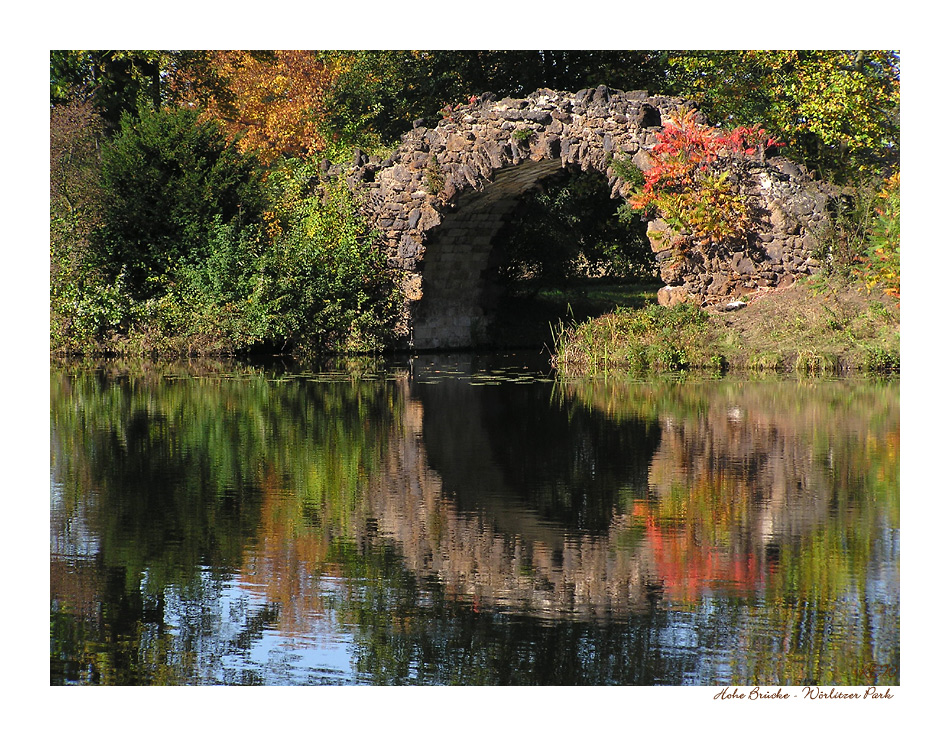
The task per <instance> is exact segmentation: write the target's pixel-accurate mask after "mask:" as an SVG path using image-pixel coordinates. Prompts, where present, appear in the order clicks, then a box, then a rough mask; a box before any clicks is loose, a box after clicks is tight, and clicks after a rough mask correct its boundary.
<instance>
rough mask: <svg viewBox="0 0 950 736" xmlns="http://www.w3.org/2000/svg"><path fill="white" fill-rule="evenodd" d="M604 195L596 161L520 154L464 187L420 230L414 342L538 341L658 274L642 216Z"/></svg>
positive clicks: (441, 344)
mask: <svg viewBox="0 0 950 736" xmlns="http://www.w3.org/2000/svg"><path fill="white" fill-rule="evenodd" d="M624 209H625V202H624V200H623V199H622V198H619V197H617V196H612V192H611V186H610V182H609V180H608V178H607V176H606V175H605V174H603V173H602V172H600V171H597V170H596V169H593V168H589V169H586V170H585V169H582V167H581V166H578V165H573V164H568V165H563V164H562V162H561V161H560V160H542V161H525V162H522V163H520V164H518V165H517V166H514V167H511V168H508V169H504V170H502V171H500V172H498V173H497V174H496V176H495V178H494V181H493V182H492V183H490V184H488V185H486V186H485V187H484V189H482V190H467V191H466V192H464V193H463V194H462V195H461V196H459V198H458V200H457V202H456V206H455V208H453V210H452V211H451V212H450V213H449V214H447V215H444V216H443V219H442V223H441V225H440V226H439V227H437V228H434V229H433V230H432V231H430V233H429V234H428V237H427V240H426V254H425V259H424V261H423V264H422V268H421V276H422V284H423V288H422V292H423V293H422V298H421V299H420V300H419V302H418V303H417V304H416V305H415V308H414V313H413V320H412V321H413V329H414V335H413V337H414V340H413V342H414V344H415V346H416V347H419V348H423V349H425V348H432V349H439V348H456V347H477V346H481V345H485V346H491V347H535V346H538V347H540V346H541V345H542V344H543V343H545V342H550V335H551V332H550V325H551V323H552V322H554V321H556V320H558V319H563V318H565V317H567V316H568V313H567V309H568V304H570V309H571V314H572V315H573V316H574V317H576V318H578V319H584V318H586V317H589V316H595V315H596V314H599V313H602V312H604V311H606V310H607V309H609V308H611V307H612V306H614V304H613V303H609V304H608V303H607V302H608V301H609V298H610V295H609V294H607V295H606V296H604V295H601V296H599V297H597V296H592V297H591V298H589V299H588V297H587V292H588V290H589V289H597V287H598V285H608V286H607V289H608V291H609V290H610V289H612V290H613V291H614V292H617V291H620V290H622V289H623V284H624V283H625V282H630V281H634V280H638V281H641V282H651V283H653V282H655V283H653V289H654V290H655V289H656V287H657V286H658V285H660V284H659V281H658V276H657V273H656V266H655V259H654V257H653V253H652V251H651V249H650V245H649V241H648V239H647V236H646V222H643V221H641V219H640V218H639V216H637V215H635V214H633V213H631V212H629V208H626V209H627V210H628V211H627V213H626V216H624V215H623V214H622V213H623V210H624Z"/></svg>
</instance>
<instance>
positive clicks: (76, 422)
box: [50, 353, 900, 685]
mask: <svg viewBox="0 0 950 736" xmlns="http://www.w3.org/2000/svg"><path fill="white" fill-rule="evenodd" d="M899 398H900V395H899V383H898V382H897V381H890V382H888V381H871V380H844V379H840V380H819V379H809V380H799V379H796V378H776V377H770V378H755V377H744V378H738V377H734V378H723V379H714V380H713V379H702V378H698V377H682V376H680V377H677V376H670V377H659V378H651V379H649V380H646V379H643V378H641V379H635V378H630V377H620V376H617V377H605V376H600V377H596V378H584V379H580V378H578V379H572V378H565V377H563V376H559V375H556V374H554V373H552V372H551V371H550V370H549V369H548V368H547V366H546V363H545V360H544V356H537V355H525V354H520V353H497V354H491V355H481V354H464V355H420V356H413V357H411V358H410V357H408V356H407V357H405V358H404V359H395V360H390V361H382V360H370V359H356V360H352V361H348V362H340V363H339V364H335V365H331V366H322V367H315V366H309V367H306V368H305V367H302V366H301V365H299V364H290V363H287V364H284V363H271V364H257V365H254V364H249V363H239V362H233V363H230V362H196V363H191V364H165V365H149V364H139V363H132V362H130V363H122V362H109V363H101V364H92V363H59V364H54V366H53V368H52V371H51V475H50V631H51V646H50V681H51V683H52V684H116V685H145V684H176V685H184V684H194V685H206V684H207V685H210V684H275V685H298V684H300V685H303V684H369V685H390V684H393V685H397V684H398V685H406V684H461V685H609V684H621V685H784V684H787V685H807V684H819V685H865V684H877V685H889V684H899V682H900V523H899V516H900V513H899V512H900V493H899V477H900V406H899V404H900V401H899Z"/></svg>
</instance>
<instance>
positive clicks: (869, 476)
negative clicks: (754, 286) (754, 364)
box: [565, 382, 900, 684]
mask: <svg viewBox="0 0 950 736" xmlns="http://www.w3.org/2000/svg"><path fill="white" fill-rule="evenodd" d="M565 388H566V390H567V391H570V392H573V393H574V395H576V396H578V397H583V400H585V401H586V402H587V403H589V404H590V405H592V406H598V407H601V408H602V409H603V410H605V412H606V413H609V414H611V415H613V416H617V417H625V416H638V417H644V416H645V417H655V418H656V419H658V420H659V421H660V422H661V424H662V425H663V427H664V432H663V439H662V441H661V443H660V447H659V449H658V450H657V453H656V455H655V456H654V458H653V461H652V464H651V467H650V501H649V502H641V501H637V502H635V503H634V504H633V506H632V510H631V513H630V515H629V519H630V523H631V525H634V526H636V527H638V528H639V527H642V528H645V529H646V533H647V537H648V539H649V541H650V546H651V548H652V550H653V554H654V559H655V562H656V566H657V571H658V575H660V576H661V577H662V578H663V582H664V594H665V595H666V596H667V597H669V598H670V599H671V600H672V601H674V602H676V603H677V604H678V605H680V606H693V605H697V604H698V603H699V602H700V601H701V600H702V601H704V605H705V606H706V607H707V608H708V606H709V605H712V606H713V608H714V609H715V610H714V611H712V612H711V613H710V612H709V611H708V610H707V611H706V613H705V614H704V615H706V616H709V617H710V620H711V622H712V625H711V626H710V627H706V628H704V629H703V631H704V633H705V634H706V635H712V636H715V635H717V634H718V633H719V632H721V631H732V632H735V634H736V635H737V639H736V641H735V642H734V643H733V645H732V646H734V647H736V648H737V649H738V650H741V651H745V652H748V656H747V657H744V658H742V659H741V661H740V660H736V661H734V662H731V663H730V665H729V667H730V671H731V672H732V673H733V677H734V678H736V679H737V680H738V681H740V682H764V681H769V680H770V679H773V678H777V679H778V681H781V682H818V683H823V684H824V683H828V682H837V683H841V684H846V683H866V682H874V681H875V678H874V676H873V675H872V676H871V677H869V675H868V673H867V672H866V671H862V670H861V668H860V667H859V666H858V665H857V664H856V663H860V662H871V663H877V664H878V666H879V670H880V667H882V666H885V665H886V668H887V669H886V673H887V675H886V677H887V678H890V679H885V680H883V681H886V682H895V681H896V679H897V677H896V675H897V672H898V670H899V645H898V640H897V632H898V631H899V610H898V604H899V585H898V582H897V577H898V557H899V544H898V543H897V542H896V541H895V540H896V539H897V535H898V533H899V532H898V528H899V465H900V463H899V445H900V440H899V437H900V430H899V401H898V393H897V391H896V387H895V386H893V385H887V384H876V383H864V382H861V383H856V384H846V383H842V382H821V383H814V384H797V383H790V384H788V385H786V386H784V387H782V388H781V390H779V388H778V386H777V384H776V383H775V382H767V383H760V384H756V383H754V382H741V383H729V382H719V383H717V384H714V385H708V384H706V385H702V384H692V385H691V384H675V383H668V384H654V385H644V384H632V383H622V382H617V383H597V384H595V383H589V384H583V385H580V386H570V387H565ZM684 407H689V408H688V410H686V411H684V410H683V408H684ZM711 589H718V590H719V591H720V592H722V593H725V594H726V595H731V596H750V597H751V598H752V600H755V601H756V605H754V606H753V607H752V608H751V609H748V610H747V609H745V608H742V609H740V608H738V607H736V606H735V605H734V604H730V603H729V602H728V601H725V600H722V599H721V598H718V597H717V598H712V599H711V600H712V601H714V603H712V604H710V598H709V596H708V595H707V593H708V592H709V591H710V590H711ZM749 610H751V611H752V612H753V613H751V614H750V613H749ZM720 627H721V628H720ZM775 631H779V632H784V633H783V634H782V636H781V637H779V638H776V637H775V634H774V633H773V632H775ZM710 647H711V648H713V649H714V648H717V647H718V644H717V643H716V642H711V643H710Z"/></svg>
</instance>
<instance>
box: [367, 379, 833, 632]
mask: <svg viewBox="0 0 950 736" xmlns="http://www.w3.org/2000/svg"><path fill="white" fill-rule="evenodd" d="M400 385H401V391H402V392H403V395H404V396H405V412H404V414H403V421H402V424H401V426H400V427H399V429H398V431H397V432H396V433H395V435H394V437H393V441H392V442H391V443H390V446H389V448H388V450H387V453H386V456H385V459H384V462H383V464H382V467H381V468H380V471H379V472H378V473H377V474H375V475H374V476H373V477H372V478H370V479H369V482H368V487H367V496H366V502H367V507H366V512H367V513H368V514H369V515H370V516H371V517H372V518H373V519H374V524H372V525H371V527H372V528H373V529H374V530H375V531H374V534H375V535H378V536H379V537H381V538H385V539H387V540H390V541H391V542H392V543H394V544H395V546H396V547H397V548H398V550H399V552H400V553H401V555H402V556H403V557H404V560H405V564H406V566H407V568H408V569H410V570H411V571H413V573H414V574H415V575H416V576H418V578H419V579H420V580H432V579H435V580H438V581H439V583H440V584H442V585H443V586H444V587H445V590H446V592H447V593H448V594H449V595H451V596H454V597H457V598H460V599H463V600H465V601H470V602H471V604H472V605H473V606H475V607H491V608H496V609H499V610H503V611H509V612H523V613H526V614H530V615H533V616H540V617H549V618H578V619H603V618H614V617H617V616H626V615H629V614H630V613H636V612H640V611H644V610H647V609H648V608H649V606H650V602H651V600H653V599H655V597H656V596H657V595H665V596H667V597H672V598H676V599H680V600H684V599H685V600H695V599H696V596H697V595H698V594H699V593H701V591H702V590H703V589H704V588H706V589H708V588H710V587H717V586H718V587H721V588H725V589H730V590H732V591H733V592H745V593H748V592H750V591H752V590H753V589H755V588H760V587H761V586H762V585H763V584H764V582H765V579H766V577H767V574H768V568H769V565H770V564H773V563H774V561H775V559H774V558H775V555H776V550H777V549H778V548H780V547H781V546H782V545H785V544H790V543H792V544H793V543H795V541H796V540H798V539H800V538H801V535H802V534H804V533H805V532H807V531H808V530H809V529H813V528H815V527H816V526H817V525H819V524H821V523H822V521H823V519H824V518H826V516H827V514H828V510H829V504H830V498H831V495H832V492H833V489H832V475H833V474H832V473H831V472H830V471H829V465H828V464H829V462H832V458H831V457H830V456H828V455H827V452H828V450H827V448H826V455H825V456H823V455H822V454H821V451H820V450H818V448H816V447H815V446H813V445H812V444H810V443H809V441H808V432H807V431H803V427H802V426H797V425H796V422H800V418H797V419H796V418H794V417H785V418H783V415H782V413H781V411H780V410H778V411H775V412H770V411H769V410H767V409H766V410H756V409H754V408H752V407H751V405H746V406H741V407H740V406H736V405H734V404H732V403H731V402H732V401H733V400H734V398H727V399H724V400H723V402H722V404H721V405H715V403H714V404H713V405H710V406H708V407H707V408H706V410H705V411H704V412H700V413H699V414H697V415H696V416H693V417H690V418H689V419H686V420H682V419H681V420H677V419H674V418H672V417H659V418H658V419H656V420H654V422H653V423H652V425H651V423H650V422H646V423H644V422H643V421H641V422H640V425H641V426H640V429H639V430H638V431H639V432H640V435H641V436H642V441H643V444H644V447H643V448H642V449H643V452H642V456H641V457H640V458H639V460H638V461H637V462H634V463H632V464H631V463H629V462H628V463H626V464H625V463H624V462H623V461H622V460H621V459H614V460H613V462H614V463H615V464H617V465H618V466H619V470H617V472H616V473H615V474H614V477H612V479H611V480H610V481H609V482H610V483H613V484H619V485H623V484H626V491H627V493H626V496H625V499H623V500H621V499H620V498H618V497H616V495H614V496H613V497H611V498H609V499H608V500H607V502H606V505H607V506H609V507H610V509H611V511H610V513H609V514H608V515H607V518H606V519H605V520H601V521H600V523H598V522H597V521H596V520H595V521H593V522H591V523H589V524H586V525H585V524H575V523H571V522H570V521H569V520H568V521H564V519H563V518H561V519H558V518H556V517H557V514H552V513H550V509H542V508H541V506H542V504H539V503H537V502H536V499H526V498H525V497H524V494H523V492H522V489H520V488H518V487H516V485H517V482H518V481H517V474H516V473H515V474H513V473H512V472H510V471H511V468H510V467H508V466H507V464H506V462H505V460H504V459H503V458H499V455H500V454H505V451H506V443H508V442H509V441H510V438H508V439H506V438H505V437H497V436H494V435H495V431H496V430H498V429H499V426H500V425H499V422H502V423H503V422H504V421H505V418H504V417H498V416H495V415H493V412H497V406H494V405H493V404H492V402H491V401H489V400H487V399H486V398H485V397H486V396H487V394H485V393H478V392H477V391H472V390H471V389H470V388H467V386H462V385H461V384H458V383H457V384H455V385H456V386H457V388H453V384H452V382H451V381H445V382H442V383H440V384H437V385H436V386H434V387H431V388H430V387H429V386H427V385H426V386H419V385H412V384H411V383H410V382H409V381H408V380H407V379H403V380H402V382H401V384H400ZM481 391H483V392H484V391H487V389H481ZM453 392H455V393H456V394H465V395H467V396H470V397H472V399H471V403H470V404H469V405H465V403H464V401H463V402H462V403H461V405H460V401H459V398H458V396H452V397H451V398H452V401H448V400H445V401H440V399H448V398H450V397H449V396H448V395H447V394H450V393H453ZM460 406H461V408H462V409H463V410H462V411H460ZM442 407H451V408H446V409H444V410H443V408H442ZM444 411H447V412H451V415H445V416H441V417H440V416H439V415H440V414H442V413H443V412H444ZM599 419H600V420H602V421H603V416H600V417H599ZM539 421H547V420H545V419H541V420H539ZM631 421H632V420H631V419H630V418H627V419H626V420H625V422H624V423H623V424H614V425H612V427H609V429H612V430H613V431H616V432H620V431H621V427H622V426H624V425H629V423H630V422H631ZM447 422H452V423H453V431H452V433H451V437H452V439H451V440H449V439H447V437H448V436H449V433H448V432H447V431H445V430H446V427H445V426H444V425H445V423H447ZM806 423H807V422H806ZM509 429H510V428H509ZM530 429H531V428H530V427H528V428H527V430H528V431H530ZM574 439H575V440H578V442H579V444H583V442H581V441H580V440H582V439H583V438H574ZM448 442H451V443H454V444H453V446H452V447H450V448H448V449H447V448H446V446H445V445H446V443H448ZM582 460H583V458H582ZM600 465H601V467H600V468H598V471H603V470H607V469H606V468H603V467H602V466H603V465H604V463H603V462H601V463H600ZM581 485H583V483H582V484H581ZM586 490H591V491H592V495H594V494H596V493H597V492H601V493H603V489H585V488H583V487H580V488H576V489H568V492H573V491H576V492H577V493H580V494H583V493H584V492H585V491H586ZM615 490H616V489H615ZM561 516H562V517H563V516H564V515H563V514H562V515H561Z"/></svg>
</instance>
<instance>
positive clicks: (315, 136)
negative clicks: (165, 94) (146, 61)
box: [171, 51, 338, 163]
mask: <svg viewBox="0 0 950 736" xmlns="http://www.w3.org/2000/svg"><path fill="white" fill-rule="evenodd" d="M337 73H338V70H337V69H336V68H335V67H334V66H332V65H327V64H325V63H323V62H322V61H320V60H318V58H317V57H316V55H315V54H314V53H313V52H311V51H274V52H268V53H262V52H252V51H210V52H205V53H203V54H198V55H195V56H194V57H193V59H192V61H191V63H189V64H186V65H183V66H182V67H181V68H180V69H179V70H177V72H176V75H175V78H174V79H173V80H172V83H171V88H172V90H173V91H174V93H175V94H176V95H177V96H178V99H179V102H180V103H181V104H184V105H190V106H197V107H200V108H201V110H202V112H201V115H202V118H203V119H209V118H211V119H214V120H217V121H218V122H219V123H220V124H221V125H222V126H223V128H224V130H225V132H226V133H227V134H228V135H229V136H230V137H232V138H234V139H235V140H236V141H237V145H238V147H239V148H240V149H241V150H242V151H253V152H255V153H257V155H258V157H259V158H260V159H261V161H263V162H264V163H270V162H272V161H273V160H274V159H275V158H277V157H278V156H282V155H283V156H303V155H309V154H313V153H315V152H317V151H321V150H323V148H324V147H325V143H324V140H323V138H322V137H321V135H320V133H319V131H318V124H319V119H320V112H321V109H322V105H323V100H324V95H325V93H326V91H327V89H328V88H329V86H330V85H331V84H332V82H333V80H334V79H335V77H336V75H337Z"/></svg>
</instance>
